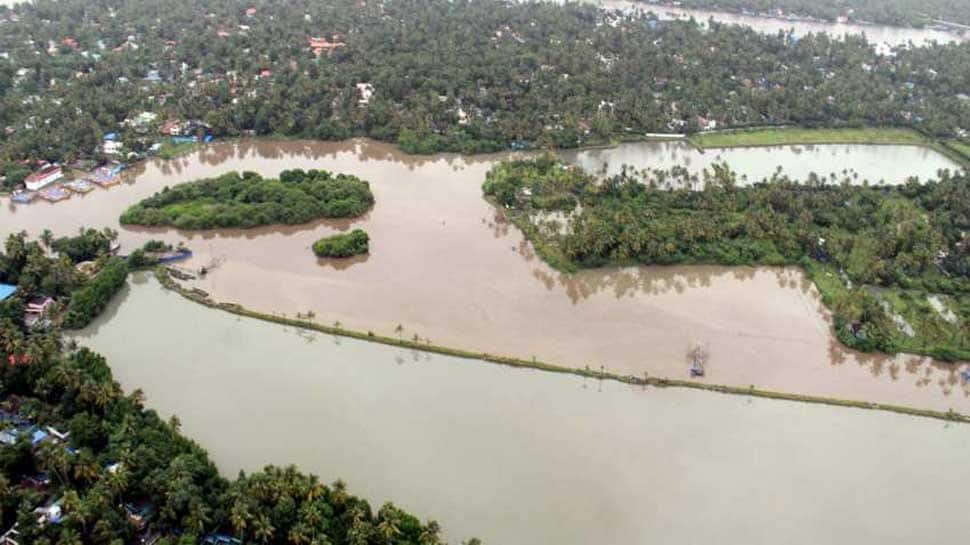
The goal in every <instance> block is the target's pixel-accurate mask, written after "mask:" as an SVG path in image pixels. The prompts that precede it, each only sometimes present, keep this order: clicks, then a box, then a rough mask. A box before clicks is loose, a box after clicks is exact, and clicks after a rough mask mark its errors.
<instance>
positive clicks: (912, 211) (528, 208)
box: [484, 156, 970, 359]
mask: <svg viewBox="0 0 970 545" xmlns="http://www.w3.org/2000/svg"><path fill="white" fill-rule="evenodd" d="M742 181H743V180H738V178H737V176H736V175H735V173H734V172H732V171H731V170H730V169H729V168H727V167H726V166H724V165H717V166H715V168H714V169H713V171H712V172H711V171H708V172H705V173H704V175H703V176H701V177H699V176H696V175H691V174H689V173H688V172H687V170H686V169H684V168H683V167H675V168H674V169H671V170H669V171H659V170H658V171H646V172H644V173H640V174H632V173H631V174H628V173H623V174H622V175H618V176H614V177H610V178H607V179H605V180H600V181H597V180H595V179H594V178H593V177H592V176H590V175H588V174H586V173H584V172H583V171H581V170H579V169H578V168H576V167H567V166H566V165H564V164H563V163H562V162H561V161H559V160H558V159H556V158H554V157H552V156H542V157H538V158H534V159H521V160H513V161H508V162H505V163H501V164H499V165H498V166H496V167H495V168H493V170H492V171H491V172H489V174H488V178H487V180H486V182H485V184H484V191H485V193H486V195H489V196H490V197H492V198H494V199H495V200H496V202H497V203H499V204H501V205H504V206H506V207H507V208H508V210H509V211H510V213H512V214H513V217H514V218H515V219H516V221H517V223H519V224H520V226H522V227H523V229H524V230H525V232H526V233H527V234H528V235H530V236H531V238H532V239H533V240H534V242H536V244H537V246H538V248H539V250H540V253H542V254H543V255H544V256H545V257H547V259H549V260H550V261H551V262H552V263H553V264H557V265H560V266H563V267H567V268H568V267H575V266H580V267H595V266H601V265H607V264H628V263H644V264H674V263H715V264H723V265H759V264H760V265H784V264H800V265H802V266H804V267H805V268H806V269H808V270H809V272H810V273H811V274H812V276H813V278H814V279H815V280H816V283H817V284H818V285H819V287H820V289H821V290H822V292H823V296H824V297H825V299H826V303H827V304H829V305H830V306H832V307H833V310H835V312H836V318H837V320H836V321H837V324H838V328H837V332H838V333H839V335H840V337H841V338H843V340H845V341H846V342H847V343H848V344H850V345H852V346H855V347H858V348H863V349H870V350H872V349H878V350H884V351H888V352H895V351H897V350H901V349H906V350H911V351H917V352H923V353H930V354H933V355H935V356H938V357H941V358H946V359H954V358H962V359H968V358H970V177H968V176H967V175H966V174H960V175H952V174H950V173H949V172H947V171H943V172H941V173H940V176H939V179H938V180H935V181H929V182H926V183H920V182H919V181H917V180H910V181H909V182H908V183H906V184H905V185H902V186H899V187H869V186H867V185H852V184H851V183H849V182H850V180H849V179H846V180H843V181H842V183H835V182H836V181H835V180H829V179H825V180H823V179H818V178H815V177H812V178H811V179H809V180H807V181H806V182H805V183H798V182H794V181H792V180H789V179H788V178H787V177H785V176H783V175H781V174H776V175H775V176H773V177H772V178H771V179H769V180H765V181H762V182H759V183H755V184H752V185H743V184H742V183H741V182H742ZM549 203H554V205H555V206H553V208H556V209H559V210H568V211H571V212H570V213H569V214H568V216H567V218H566V219H565V220H563V219H562V218H561V217H552V218H550V217H548V215H547V214H544V213H542V212H543V211H545V210H548V209H549V208H550V206H549ZM563 222H565V226H564V225H563ZM563 227H565V229H564V228H563ZM933 294H935V295H936V296H938V297H940V298H942V299H944V300H946V301H948V304H949V305H951V307H952V308H951V309H950V310H951V312H953V314H954V316H955V320H949V319H947V318H946V316H945V314H946V313H945V312H944V313H940V312H938V311H936V310H934V309H932V308H931V304H930V303H929V302H928V301H927V295H933ZM895 315H898V317H899V318H901V319H902V320H904V321H906V322H907V323H908V326H911V327H912V328H913V331H912V334H910V333H909V332H908V329H909V327H907V326H902V327H900V323H901V322H900V320H899V318H896V317H895ZM848 331H851V334H848V333H847V332H848Z"/></svg>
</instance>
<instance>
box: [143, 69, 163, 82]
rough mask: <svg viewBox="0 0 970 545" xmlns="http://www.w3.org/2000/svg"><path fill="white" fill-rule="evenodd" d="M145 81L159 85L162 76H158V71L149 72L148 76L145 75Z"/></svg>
mask: <svg viewBox="0 0 970 545" xmlns="http://www.w3.org/2000/svg"><path fill="white" fill-rule="evenodd" d="M145 81H147V82H149V83H161V82H162V75H161V74H159V72H158V70H149V71H148V74H146V75H145Z"/></svg>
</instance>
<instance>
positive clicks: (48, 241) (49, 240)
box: [40, 229, 54, 250]
mask: <svg viewBox="0 0 970 545" xmlns="http://www.w3.org/2000/svg"><path fill="white" fill-rule="evenodd" d="M40 242H41V243H42V244H43V245H44V247H45V248H47V249H48V250H50V249H51V245H52V244H54V233H53V232H52V231H51V230H50V229H44V231H43V232H42V233H41V234H40Z"/></svg>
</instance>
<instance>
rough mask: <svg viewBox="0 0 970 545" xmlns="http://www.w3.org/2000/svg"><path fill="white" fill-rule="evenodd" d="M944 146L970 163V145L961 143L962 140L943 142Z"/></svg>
mask: <svg viewBox="0 0 970 545" xmlns="http://www.w3.org/2000/svg"><path fill="white" fill-rule="evenodd" d="M943 145H944V146H946V147H948V148H950V149H952V150H954V151H956V152H957V153H959V154H960V155H962V156H963V158H964V159H966V160H967V161H970V143H967V142H961V141H960V140H946V141H945V142H943Z"/></svg>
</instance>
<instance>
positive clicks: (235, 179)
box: [121, 170, 374, 229]
mask: <svg viewBox="0 0 970 545" xmlns="http://www.w3.org/2000/svg"><path fill="white" fill-rule="evenodd" d="M373 204H374V195H373V193H371V190H370V185H369V184H368V183H367V182H365V181H363V180H361V179H359V178H357V177H355V176H349V175H346V174H336V175H334V174H331V173H330V172H327V171H325V170H310V171H303V170H287V171H284V172H282V173H280V176H279V179H267V178H263V177H261V176H260V175H258V174H256V173H253V172H244V173H243V174H242V175H240V174H238V173H235V172H231V173H229V174H224V175H222V176H220V177H218V178H212V179H208V180H201V181H197V182H191V183H186V184H180V185H178V186H175V187H174V188H168V187H166V188H165V189H163V190H162V191H161V192H159V193H156V194H155V195H153V196H151V197H148V198H147V199H144V200H142V201H141V202H139V203H138V204H136V205H134V206H132V207H131V208H129V209H128V210H126V211H125V212H124V213H123V214H122V215H121V223H123V224H135V225H151V226H155V225H168V226H173V227H177V228H180V229H214V228H224V227H257V226H260V225H272V224H298V223H306V222H308V221H312V220H315V219H320V218H347V217H355V216H359V215H361V214H363V213H364V212H366V211H367V210H368V209H369V208H370V207H371V205H373Z"/></svg>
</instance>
